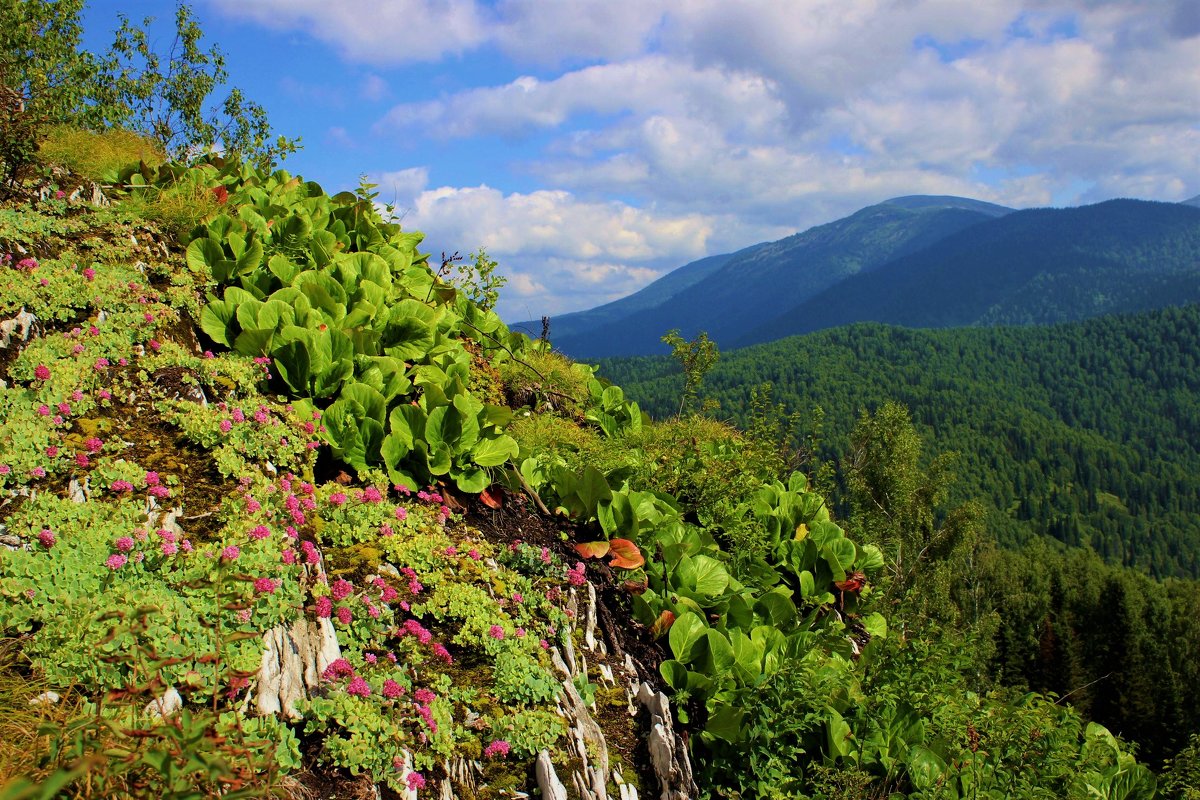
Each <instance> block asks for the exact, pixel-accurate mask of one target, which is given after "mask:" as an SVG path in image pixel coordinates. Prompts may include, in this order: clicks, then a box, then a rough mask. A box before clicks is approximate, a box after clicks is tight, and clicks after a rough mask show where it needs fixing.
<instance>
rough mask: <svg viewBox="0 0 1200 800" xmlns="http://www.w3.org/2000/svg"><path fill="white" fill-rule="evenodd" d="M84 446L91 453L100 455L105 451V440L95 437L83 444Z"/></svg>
mask: <svg viewBox="0 0 1200 800" xmlns="http://www.w3.org/2000/svg"><path fill="white" fill-rule="evenodd" d="M83 446H84V447H86V448H87V449H88V452H89V453H99V452H100V451H101V450H103V449H104V440H102V439H101V438H100V437H98V436H93V437H91V438H90V439H88V440H87V441H85V442H84V443H83Z"/></svg>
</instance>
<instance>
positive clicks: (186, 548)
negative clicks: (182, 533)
mask: <svg viewBox="0 0 1200 800" xmlns="http://www.w3.org/2000/svg"><path fill="white" fill-rule="evenodd" d="M179 549H181V550H183V552H185V553H190V552H192V540H191V539H184V540H183V541H182V542H180V543H179Z"/></svg>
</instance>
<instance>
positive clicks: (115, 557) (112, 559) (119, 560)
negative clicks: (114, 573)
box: [104, 553, 129, 570]
mask: <svg viewBox="0 0 1200 800" xmlns="http://www.w3.org/2000/svg"><path fill="white" fill-rule="evenodd" d="M128 561H129V558H128V557H127V556H126V555H125V554H124V553H113V554H112V555H111V556H109V557H108V560H107V561H105V562H104V566H106V567H108V568H109V569H112V570H117V569H120V568H121V567H123V566H125V564H126V562H128Z"/></svg>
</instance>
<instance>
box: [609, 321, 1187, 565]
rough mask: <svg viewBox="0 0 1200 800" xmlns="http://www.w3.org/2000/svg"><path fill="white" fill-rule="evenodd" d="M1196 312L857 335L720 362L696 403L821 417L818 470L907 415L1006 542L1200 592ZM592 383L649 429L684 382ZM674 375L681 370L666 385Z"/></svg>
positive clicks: (629, 365)
mask: <svg viewBox="0 0 1200 800" xmlns="http://www.w3.org/2000/svg"><path fill="white" fill-rule="evenodd" d="M1198 354H1200V306H1188V307H1185V308H1176V309H1165V310H1162V311H1155V312H1149V313H1145V314H1138V315H1129V316H1117V317H1103V318H1098V319H1094V320H1088V321H1086V322H1082V323H1075V324H1063V325H1055V326H1049V327H1040V328H1037V327H1035V328H976V329H953V330H942V331H930V330H911V329H904V328H894V327H887V326H882V325H873V324H860V325H853V326H849V327H845V328H836V329H832V330H828V331H821V332H818V333H815V334H809V335H807V336H803V337H793V338H789V339H786V340H781V341H779V342H774V343H771V344H767V345H760V346H756V347H750V348H746V349H743V350H735V351H731V352H728V353H725V354H723V355H722V358H721V360H720V362H719V363H718V365H717V366H716V367H715V368H714V370H713V371H712V373H710V374H709V376H708V377H707V379H706V382H705V393H706V395H707V396H708V397H711V398H713V399H715V400H718V401H719V402H720V403H721V411H720V413H721V414H722V415H725V416H728V417H730V418H732V419H734V420H737V421H739V422H740V423H743V424H744V423H746V422H747V421H748V413H749V409H750V392H751V389H752V388H754V387H756V386H758V385H759V384H762V383H764V382H770V383H771V384H773V387H774V397H775V400H776V401H778V402H780V403H782V404H783V405H784V406H785V407H786V408H787V409H788V411H799V412H801V413H802V414H807V413H808V412H809V411H810V410H811V409H812V408H814V407H816V406H820V407H821V408H822V409H823V410H824V412H825V423H824V424H825V431H826V437H827V438H826V443H825V447H824V449H823V456H824V457H826V458H837V457H838V456H839V455H840V454H842V453H845V452H846V446H847V442H848V435H849V432H850V428H851V427H852V425H853V424H854V420H855V418H856V417H857V416H858V414H859V413H860V412H861V411H863V410H871V409H874V408H876V407H878V406H880V405H882V404H883V403H884V402H885V401H886V400H897V401H900V402H902V403H904V404H906V405H907V406H908V407H909V408H910V409H911V410H912V413H913V415H914V419H915V421H916V423H917V426H918V428H919V430H920V431H921V432H922V434H923V435H924V436H925V437H926V438H927V439H928V441H929V442H930V444H931V446H932V447H933V449H934V450H936V451H937V452H950V451H955V452H958V453H959V454H960V461H959V464H958V468H957V471H958V473H959V475H960V484H959V489H958V491H959V493H960V496H961V497H964V498H967V497H970V498H981V499H984V500H986V501H987V503H988V505H989V509H990V513H989V527H990V529H991V530H993V531H994V532H995V534H996V536H997V537H998V538H999V539H1000V541H1001V542H1003V543H1007V544H1017V543H1021V542H1025V541H1028V540H1029V539H1030V537H1032V536H1035V535H1048V536H1051V537H1054V538H1056V539H1059V540H1060V541H1063V542H1065V543H1067V544H1070V545H1089V546H1091V547H1092V548H1093V549H1095V550H1096V551H1097V552H1099V553H1100V554H1102V555H1103V556H1104V557H1105V558H1107V559H1109V560H1110V561H1113V562H1116V563H1123V564H1128V565H1133V566H1138V567H1141V568H1144V569H1146V570H1149V571H1150V572H1151V573H1152V574H1156V575H1160V576H1165V575H1177V576H1186V577H1192V578H1195V577H1198V576H1200V494H1198V493H1197V491H1196V477H1195V476H1196V475H1197V474H1200V364H1198V363H1197V359H1198V358H1200V355H1198ZM601 372H602V374H603V375H605V376H606V377H608V378H610V379H612V380H614V381H616V382H618V383H620V384H621V385H622V386H624V387H626V390H627V391H628V392H629V393H630V395H631V396H632V397H635V398H637V399H638V401H639V402H641V403H642V404H643V405H644V406H645V407H646V408H647V409H649V410H650V411H651V413H654V414H665V413H669V412H670V411H671V410H673V409H674V407H675V405H676V404H677V400H676V398H678V396H679V392H680V390H681V386H682V379H681V376H679V375H678V374H675V375H671V374H669V373H671V372H672V370H671V364H670V362H669V361H668V360H666V359H663V358H658V359H650V358H645V359H611V360H608V361H605V362H603V363H602V367H601ZM675 372H677V370H675Z"/></svg>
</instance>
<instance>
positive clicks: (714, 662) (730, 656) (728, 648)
mask: <svg viewBox="0 0 1200 800" xmlns="http://www.w3.org/2000/svg"><path fill="white" fill-rule="evenodd" d="M707 638H708V659H707V662H708V663H707V666H708V667H709V668H708V669H707V670H705V671H706V672H708V674H710V675H715V676H723V675H725V674H727V673H728V672H730V671H731V670H732V669H733V666H734V664H735V663H736V661H737V659H736V658H735V656H734V653H733V645H731V644H730V643H729V639H728V638H726V636H725V634H723V633H721V632H720V631H717V630H713V629H712V628H709V629H708V634H707Z"/></svg>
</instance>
